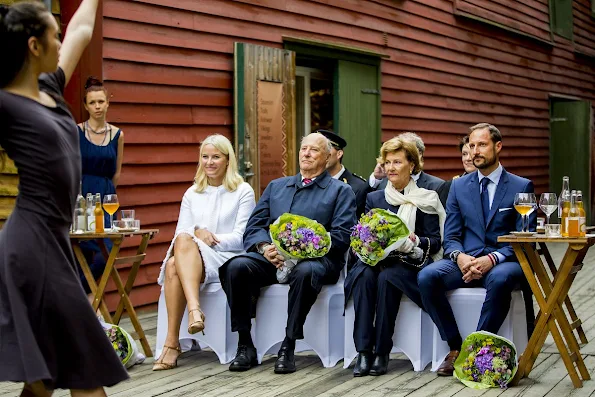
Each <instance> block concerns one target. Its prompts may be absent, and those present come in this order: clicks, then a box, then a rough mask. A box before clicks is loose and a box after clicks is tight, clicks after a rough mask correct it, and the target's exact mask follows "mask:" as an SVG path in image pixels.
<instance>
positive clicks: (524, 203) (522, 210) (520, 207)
mask: <svg viewBox="0 0 595 397" xmlns="http://www.w3.org/2000/svg"><path fill="white" fill-rule="evenodd" d="M535 205H536V199H535V194H533V193H517V194H516V195H515V196H514V209H515V210H516V211H517V212H518V213H519V214H520V215H521V218H522V228H521V232H524V231H525V229H527V228H528V227H529V225H528V222H525V219H526V218H527V215H529V214H530V213H531V212H533V210H534V208H535ZM525 223H527V225H526V226H525Z"/></svg>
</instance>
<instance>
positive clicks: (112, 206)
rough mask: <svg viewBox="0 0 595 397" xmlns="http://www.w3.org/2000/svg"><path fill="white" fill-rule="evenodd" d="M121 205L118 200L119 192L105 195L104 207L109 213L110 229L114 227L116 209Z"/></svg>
mask: <svg viewBox="0 0 595 397" xmlns="http://www.w3.org/2000/svg"><path fill="white" fill-rule="evenodd" d="M119 207H120V203H119V202H118V195H117V194H106V195H105V196H103V209H104V210H105V212H107V213H108V214H109V225H110V229H109V230H110V231H112V230H113V229H114V227H113V222H114V214H115V213H116V211H118V208H119Z"/></svg>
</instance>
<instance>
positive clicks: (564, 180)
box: [558, 176, 570, 219]
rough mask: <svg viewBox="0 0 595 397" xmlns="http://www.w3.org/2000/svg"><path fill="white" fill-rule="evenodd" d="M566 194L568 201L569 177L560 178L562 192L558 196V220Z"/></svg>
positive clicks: (560, 216)
mask: <svg viewBox="0 0 595 397" xmlns="http://www.w3.org/2000/svg"><path fill="white" fill-rule="evenodd" d="M566 193H568V194H569V196H568V201H570V177H567V176H565V177H562V191H561V192H560V195H559V196H558V218H560V219H562V210H563V208H564V206H563V203H564V198H565V197H566Z"/></svg>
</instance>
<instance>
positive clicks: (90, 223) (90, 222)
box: [85, 193, 95, 232]
mask: <svg viewBox="0 0 595 397" xmlns="http://www.w3.org/2000/svg"><path fill="white" fill-rule="evenodd" d="M85 201H86V202H87V211H86V213H87V231H88V232H94V231H95V215H94V214H93V211H94V210H95V196H94V195H93V194H91V193H87V197H86V198H85Z"/></svg>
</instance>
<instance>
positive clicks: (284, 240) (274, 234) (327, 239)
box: [269, 213, 331, 283]
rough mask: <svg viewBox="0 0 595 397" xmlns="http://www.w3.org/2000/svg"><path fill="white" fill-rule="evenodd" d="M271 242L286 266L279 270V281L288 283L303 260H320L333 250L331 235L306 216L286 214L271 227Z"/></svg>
mask: <svg viewBox="0 0 595 397" xmlns="http://www.w3.org/2000/svg"><path fill="white" fill-rule="evenodd" d="M269 234H270V236H271V240H272V242H273V244H274V245H275V247H276V248H277V251H279V254H280V255H281V256H283V257H284V258H285V264H284V265H283V266H282V267H281V268H280V269H277V281H279V282H280V283H286V282H287V281H288V278H289V273H291V270H292V269H293V268H294V267H295V265H296V264H297V263H298V261H299V260H301V259H312V258H320V257H323V256H325V255H326V254H327V253H328V252H329V250H330V248H331V235H330V233H328V232H327V231H326V229H325V228H324V226H322V225H321V224H320V223H318V222H316V221H315V220H312V219H309V218H306V217H305V216H300V215H293V214H289V213H285V214H283V215H281V216H280V217H279V218H277V220H276V221H275V222H274V223H273V224H272V225H271V226H270V227H269Z"/></svg>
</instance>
